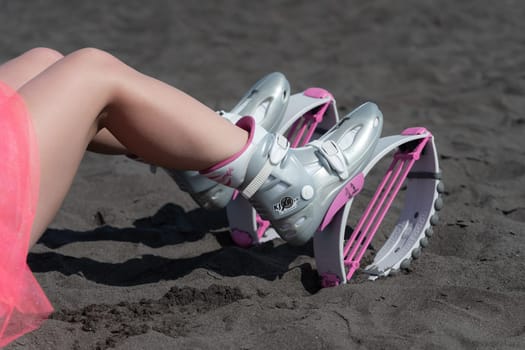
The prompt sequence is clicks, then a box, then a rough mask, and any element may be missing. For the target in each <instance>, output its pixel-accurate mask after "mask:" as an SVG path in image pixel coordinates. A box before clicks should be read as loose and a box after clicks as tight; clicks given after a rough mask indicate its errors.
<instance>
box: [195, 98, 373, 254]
mask: <svg viewBox="0 0 525 350" xmlns="http://www.w3.org/2000/svg"><path fill="white" fill-rule="evenodd" d="M237 125H238V126H239V127H242V128H243V129H245V130H247V131H249V132H250V138H249V141H248V143H247V145H246V146H245V148H244V149H243V150H241V151H240V152H239V153H237V154H236V155H234V156H232V157H231V158H230V159H228V160H226V161H224V162H221V163H219V164H217V165H216V166H214V167H211V168H209V169H206V170H204V171H202V172H201V173H202V174H204V175H206V176H207V177H209V178H210V179H214V180H215V181H219V182H221V183H224V184H228V185H230V186H232V187H235V188H237V189H239V191H240V192H241V193H242V195H243V196H245V197H246V198H248V199H249V201H250V202H251V203H252V205H253V206H254V208H255V209H256V210H257V212H258V213H259V214H260V215H261V216H262V217H263V218H265V219H267V220H270V222H271V224H272V226H273V228H275V230H276V231H277V232H278V233H279V234H280V235H281V237H282V238H283V239H284V240H286V241H288V242H290V243H292V244H296V245H299V244H304V243H306V242H307V241H308V240H309V239H310V238H311V237H312V235H313V234H314V233H315V231H316V230H317V229H318V228H319V226H320V224H321V222H322V220H323V218H324V217H325V215H326V212H327V211H328V209H329V208H330V206H331V204H332V202H333V200H334V199H335V197H336V196H337V194H338V193H339V192H340V191H341V190H343V189H344V187H345V185H347V184H348V183H349V182H350V181H351V180H352V179H353V178H355V177H356V176H359V174H360V173H361V171H362V169H363V168H364V167H365V166H366V164H367V162H368V160H369V159H370V157H371V155H372V152H373V150H374V148H375V145H376V144H377V141H378V140H379V137H380V134H381V129H382V125H383V116H382V113H381V111H380V110H379V108H378V107H377V106H376V105H375V104H373V103H370V102H368V103H365V104H363V105H362V106H360V107H359V108H357V109H356V110H354V111H353V112H351V113H350V114H348V115H347V116H346V117H344V118H343V119H341V120H340V121H339V123H337V124H336V125H335V126H334V127H333V128H331V129H330V130H329V131H328V132H327V133H326V134H324V135H323V136H321V137H320V138H319V139H317V140H316V141H313V142H311V143H309V144H308V145H307V146H305V147H301V148H295V149H291V148H289V143H288V141H287V140H286V139H285V138H284V137H283V136H281V135H276V134H272V133H268V132H267V131H266V130H264V129H263V128H261V127H260V126H258V125H257V124H256V123H255V121H254V120H253V118H249V117H246V118H243V119H241V120H240V121H239V122H238V123H237Z"/></svg>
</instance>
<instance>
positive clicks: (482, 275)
mask: <svg viewBox="0 0 525 350" xmlns="http://www.w3.org/2000/svg"><path fill="white" fill-rule="evenodd" d="M0 4H1V6H0V8H1V10H0V28H1V30H2V33H3V35H1V36H0V59H1V60H2V61H4V60H7V59H9V58H10V57H13V56H15V55H17V54H20V53H22V52H23V51H25V50H27V49H30V48H32V47H36V46H43V47H51V48H54V49H57V50H59V51H61V52H63V53H64V54H66V53H69V52H71V51H73V50H75V49H79V48H82V47H98V48H101V49H105V50H107V51H109V52H111V53H112V54H114V55H116V56H118V57H119V58H121V59H122V60H123V61H125V62H126V63H128V64H130V65H131V66H133V67H135V68H136V69H138V70H140V71H143V72H145V73H147V74H150V75H152V76H154V77H157V78H159V79H161V80H163V81H166V82H167V83H170V84H172V85H174V86H176V87H178V88H180V89H182V90H183V91H185V92H187V93H189V94H190V95H192V96H194V97H196V98H197V99H199V100H201V101H202V102H204V103H206V104H207V105H209V106H210V107H212V108H214V109H225V110H227V109H229V108H231V107H233V106H234V105H235V103H236V102H237V101H238V99H239V98H240V97H241V96H242V95H243V94H244V92H245V91H246V89H248V88H249V87H250V86H251V85H252V84H253V83H254V82H255V81H257V80H258V79H259V78H260V77H262V76H264V75H265V74H267V73H270V72H273V71H280V72H282V73H284V74H285V75H286V77H287V78H288V80H289V81H290V84H291V86H292V91H293V92H300V91H303V90H305V89H306V88H308V87H311V86H318V87H323V88H325V89H327V90H329V91H330V92H331V93H333V95H334V96H335V97H336V99H337V105H338V108H339V113H340V114H341V115H345V114H347V113H348V112H350V111H351V110H352V109H353V108H355V107H357V106H359V105H360V104H361V103H363V102H365V101H373V102H375V103H377V104H378V105H379V107H380V108H381V110H382V112H383V114H384V128H383V134H384V135H390V134H395V133H399V132H400V131H402V130H403V129H405V128H407V127H411V126H425V127H427V128H428V129H429V130H431V131H432V133H433V134H434V136H435V139H436V142H437V146H438V151H439V154H440V156H439V160H440V165H441V168H442V173H443V178H444V182H445V184H446V192H445V193H444V201H445V207H444V209H443V210H442V211H441V213H440V217H441V221H440V223H439V225H437V226H436V227H435V230H434V231H435V233H434V235H433V237H432V239H431V240H430V245H429V246H428V248H426V249H425V250H424V251H423V254H422V256H421V257H420V258H419V259H417V260H415V261H414V262H413V263H412V265H411V267H410V269H409V270H407V271H404V272H402V273H399V274H396V275H395V276H393V277H388V278H382V279H378V280H376V281H369V280H367V279H366V277H365V276H363V275H362V274H360V273H359V272H358V273H357V274H356V276H355V277H354V278H353V279H352V280H351V281H350V283H348V284H346V285H342V286H339V287H336V288H328V289H322V288H321V287H320V283H319V279H318V275H317V272H316V267H315V259H314V256H313V248H312V244H311V243H309V244H307V245H305V246H302V247H293V246H290V245H288V244H285V243H284V241H281V240H276V241H273V242H270V243H266V244H263V245H261V246H256V247H252V248H249V249H243V248H239V247H237V246H235V245H234V244H233V242H232V240H231V239H230V234H229V229H228V222H227V219H226V215H225V213H224V212H223V211H219V212H207V211H205V210H203V209H200V208H199V207H198V206H197V205H196V204H195V203H194V202H193V200H192V199H191V198H190V197H189V196H188V195H187V194H186V193H184V192H182V191H180V190H179V189H178V187H177V186H176V184H175V183H174V182H173V181H172V180H171V179H170V178H169V176H167V175H166V174H165V173H164V172H163V171H157V172H156V173H152V172H151V171H150V168H149V167H148V166H147V165H145V164H141V163H137V162H134V161H132V160H130V159H128V158H125V157H122V156H103V155H97V154H92V153H88V154H86V156H85V158H84V159H83V161H82V164H81V167H80V170H79V172H78V175H77V176H76V178H75V181H74V184H73V186H72V189H71V191H70V193H69V194H68V196H67V198H66V200H65V202H64V204H63V206H62V208H61V210H60V212H59V214H58V215H57V217H56V219H55V220H54V222H53V223H52V225H51V226H50V227H49V229H48V231H47V232H46V233H45V234H44V236H43V237H42V239H41V240H40V241H39V243H38V244H37V245H36V246H35V247H34V248H33V249H32V250H31V251H30V254H29V257H28V263H29V266H30V267H31V269H32V271H33V272H34V274H35V276H36V278H37V279H38V281H39V282H40V283H41V285H42V288H43V289H44V291H45V292H46V294H47V296H48V297H49V299H50V301H51V302H52V304H53V306H54V307H55V313H54V314H53V315H52V316H51V318H50V319H49V320H47V321H46V322H45V323H44V324H43V326H42V327H41V328H40V329H38V330H36V331H34V332H32V333H30V334H27V335H25V336H23V337H21V338H19V339H18V340H16V341H15V342H13V343H11V344H10V345H9V346H7V347H6V350H22V349H23V350H33V349H35V350H36V349H38V350H43V349H75V350H80V349H121V350H123V349H126V350H128V349H301V350H305V349H524V348H525V277H524V273H523V271H524V269H525V115H524V114H523V110H525V54H524V47H525V34H523V33H525V24H524V23H525V22H524V21H523V18H524V16H525V2H518V1H511V0H508V1H498V2H491V1H487V0H482V1H473V0H465V1H453V0H446V1H439V2H437V1H430V0H411V1H396V2H393V1H387V0H374V1H326V2H300V1H277V0H275V1H268V2H247V1H240V0H235V1H224V2H206V3H204V2H198V1H167V0H164V1H150V2H147V3H145V2H143V1H138V0H133V1H125V2H124V1H115V0H113V1H93V2H88V1H84V2H80V1H77V2H73V1H65V0H62V1H54V0H53V1H2V2H0ZM72 117H74V116H72ZM189 117H190V116H189ZM210 132H212V131H211V130H210ZM64 141H65V145H64V147H67V140H64Z"/></svg>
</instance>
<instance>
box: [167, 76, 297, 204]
mask: <svg viewBox="0 0 525 350" xmlns="http://www.w3.org/2000/svg"><path fill="white" fill-rule="evenodd" d="M289 97H290V84H289V83H288V80H287V79H286V77H285V76H284V75H283V74H282V73H279V72H274V73H271V74H268V75H267V76H265V77H263V78H262V79H260V80H259V81H258V82H257V83H255V84H254V85H253V86H252V87H251V88H250V89H249V90H248V92H247V93H246V95H244V96H243V97H242V98H241V100H240V101H239V103H238V104H237V105H236V106H235V107H234V108H233V109H232V110H231V111H230V112H229V113H226V112H219V114H220V115H222V116H223V117H225V118H227V119H228V120H230V121H231V122H232V123H233V124H235V123H237V121H238V120H239V119H240V118H241V117H243V116H251V117H253V118H254V119H255V121H256V123H257V125H260V126H262V127H263V128H265V129H266V130H269V131H276V130H277V128H278V126H279V124H280V122H281V119H282V117H283V115H284V112H285V110H286V107H287V105H288V99H289ZM166 171H167V172H168V174H169V175H170V176H171V177H172V178H173V179H174V180H175V181H176V182H177V185H178V186H179V187H180V188H181V190H183V191H185V192H188V193H189V194H190V195H191V197H192V198H193V199H194V200H195V201H196V202H197V203H198V204H199V205H200V206H201V207H203V208H205V209H209V210H212V209H220V208H224V207H226V205H227V204H228V203H229V202H230V199H231V198H232V195H233V192H234V189H233V188H231V187H227V186H224V185H221V184H218V183H217V182H215V181H212V180H210V179H208V178H207V177H205V176H202V175H200V174H199V172H198V171H178V170H171V169H166Z"/></svg>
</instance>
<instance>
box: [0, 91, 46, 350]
mask: <svg viewBox="0 0 525 350" xmlns="http://www.w3.org/2000/svg"><path fill="white" fill-rule="evenodd" d="M39 180H40V165H39V159H38V147H37V143H36V137H35V135H34V131H33V128H32V124H31V119H30V118H29V116H28V112H27V110H26V107H25V105H24V101H23V100H22V98H21V97H20V95H18V94H17V92H16V91H14V90H13V89H11V88H10V87H8V86H7V85H5V84H4V83H2V82H0V348H1V347H3V346H5V345H6V344H7V343H9V342H11V341H13V340H14V339H16V338H18V337H20V336H21V335H23V334H25V333H27V332H30V331H32V330H34V329H36V328H38V327H39V326H40V325H41V323H42V322H43V321H44V320H45V319H46V318H47V317H48V316H49V314H50V313H51V312H52V311H53V308H52V306H51V304H50V303H49V300H48V299H47V298H46V296H45V294H44V292H43V291H42V288H41V287H40V285H39V284H38V282H37V281H36V280H35V278H34V276H33V274H32V273H31V270H30V269H29V267H28V266H27V263H26V259H27V252H28V249H29V236H30V232H31V226H32V224H33V220H34V217H35V211H36V206H37V200H38V187H39Z"/></svg>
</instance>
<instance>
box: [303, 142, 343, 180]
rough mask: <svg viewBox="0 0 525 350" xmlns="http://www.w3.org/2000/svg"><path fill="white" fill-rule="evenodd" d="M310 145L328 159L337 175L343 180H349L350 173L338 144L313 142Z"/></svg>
mask: <svg viewBox="0 0 525 350" xmlns="http://www.w3.org/2000/svg"><path fill="white" fill-rule="evenodd" d="M310 145H312V146H314V147H315V148H317V150H318V151H319V152H320V153H321V155H322V156H323V157H324V158H325V159H326V161H327V162H328V164H330V167H331V168H332V169H333V170H334V171H335V172H336V173H337V175H338V176H339V178H340V179H341V180H345V179H347V178H348V176H349V173H348V168H347V165H346V159H345V156H344V154H343V152H342V151H341V149H340V148H339V146H338V145H337V143H335V142H334V141H333V140H328V141H323V142H319V141H313V142H311V143H310Z"/></svg>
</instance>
